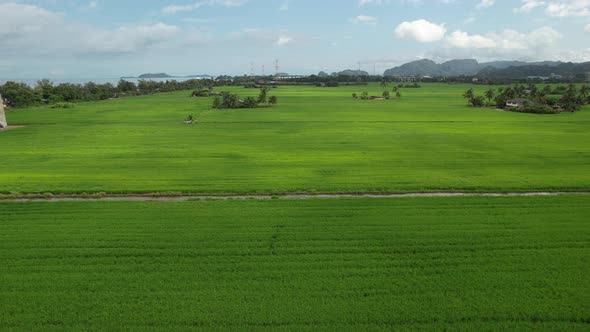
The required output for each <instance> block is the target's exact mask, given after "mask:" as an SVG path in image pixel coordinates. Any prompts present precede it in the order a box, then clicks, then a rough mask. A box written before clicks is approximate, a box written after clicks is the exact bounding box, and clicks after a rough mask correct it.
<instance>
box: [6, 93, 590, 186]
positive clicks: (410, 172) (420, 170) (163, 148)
mask: <svg viewBox="0 0 590 332" xmlns="http://www.w3.org/2000/svg"><path fill="white" fill-rule="evenodd" d="M467 88H468V86H463V85H443V84H423V88H421V89H402V94H403V98H402V99H401V100H389V101H388V100H382V101H361V100H353V99H352V97H351V94H352V92H355V91H356V92H359V93H360V92H361V90H362V89H364V88H357V87H341V88H316V87H280V88H278V89H274V90H272V91H271V92H270V94H271V95H277V96H278V98H279V105H277V106H275V107H272V108H265V109H257V110H232V111H229V110H226V111H223V110H211V109H210V104H211V100H210V98H190V97H189V95H190V92H188V91H184V92H177V93H168V94H158V95H151V96H144V97H137V98H125V99H119V100H109V101H103V102H95V103H79V104H76V106H75V108H72V109H62V110H52V109H49V108H32V109H27V110H18V111H13V112H9V113H8V120H9V123H11V124H23V125H27V127H25V128H20V129H18V130H12V131H7V132H3V133H1V134H0V146H2V172H0V193H4V194H9V193H21V194H31V193H47V192H50V193H54V194H60V193H69V194H71V193H82V192H87V193H93V192H106V193H152V192H183V193H203V194H242V193H266V194H280V193H294V192H300V193H303V192H305V193H314V192H324V193H334V192H341V193H354V192H373V193H379V192H413V191H454V190H460V191H545V190H547V191H562V190H571V191H587V190H590V172H588V170H589V168H588V163H589V161H590V111H589V110H588V108H585V109H583V110H582V111H580V112H578V113H575V114H560V115H534V114H515V113H510V112H500V111H496V110H492V109H485V108H484V109H473V108H469V107H467V106H466V105H465V104H466V103H465V102H464V100H463V99H462V97H461V95H462V92H463V91H464V90H466V89H467ZM478 89H479V90H481V91H479V92H480V93H482V92H483V91H484V90H485V89H487V87H478ZM219 90H231V91H233V92H237V93H239V94H240V95H241V96H247V95H254V94H256V93H257V91H256V90H252V89H243V88H241V87H233V88H227V89H219ZM368 90H369V92H370V93H371V94H379V93H380V91H381V89H380V88H379V87H377V86H376V85H373V86H371V87H369V88H368ZM186 114H195V120H196V122H197V124H196V125H193V126H186V125H182V120H183V119H184V118H185V117H186Z"/></svg>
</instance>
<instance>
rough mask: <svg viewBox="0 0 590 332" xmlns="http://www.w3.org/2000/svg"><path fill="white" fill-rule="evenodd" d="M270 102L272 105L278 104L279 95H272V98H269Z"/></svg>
mask: <svg viewBox="0 0 590 332" xmlns="http://www.w3.org/2000/svg"><path fill="white" fill-rule="evenodd" d="M268 103H269V104H271V105H276V104H277V103H278V99H277V96H270V98H268Z"/></svg>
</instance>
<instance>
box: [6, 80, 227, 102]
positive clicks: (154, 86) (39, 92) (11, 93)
mask: <svg viewBox="0 0 590 332" xmlns="http://www.w3.org/2000/svg"><path fill="white" fill-rule="evenodd" d="M227 84H228V82H227V81H214V80H210V79H203V80H196V79H194V80H187V81H182V82H179V81H176V80H170V81H151V80H140V81H139V82H138V83H137V84H136V83H134V82H130V81H126V80H123V79H121V80H120V81H119V82H118V83H117V85H113V84H111V83H104V84H97V83H94V82H88V83H85V84H74V83H60V84H54V83H53V82H51V81H50V80H47V79H44V80H40V81H37V84H35V86H34V87H31V86H29V85H27V84H25V83H19V82H13V81H9V82H6V83H4V84H3V85H0V94H1V95H2V97H3V98H4V101H5V103H6V104H7V105H8V106H10V107H25V106H33V105H42V104H56V103H63V102H78V101H96V100H105V99H111V98H119V97H125V96H137V95H147V94H153V93H158V92H171V91H180V90H190V89H202V88H203V87H213V86H220V85H227ZM230 84H231V83H230Z"/></svg>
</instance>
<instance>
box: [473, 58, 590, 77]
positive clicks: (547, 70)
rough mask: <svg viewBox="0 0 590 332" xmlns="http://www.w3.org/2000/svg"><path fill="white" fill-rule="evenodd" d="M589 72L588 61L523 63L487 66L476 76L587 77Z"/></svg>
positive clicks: (589, 63) (589, 65)
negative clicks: (494, 66)
mask: <svg viewBox="0 0 590 332" xmlns="http://www.w3.org/2000/svg"><path fill="white" fill-rule="evenodd" d="M588 74H590V62H584V63H571V62H568V63H559V64H557V65H552V64H544V65H525V66H511V67H507V68H501V69H499V68H493V67H487V68H484V69H482V70H481V71H479V72H478V73H477V76H479V77H483V78H508V79H518V78H526V77H531V76H539V77H552V76H555V75H559V76H566V77H576V76H580V78H583V77H584V76H585V77H588Z"/></svg>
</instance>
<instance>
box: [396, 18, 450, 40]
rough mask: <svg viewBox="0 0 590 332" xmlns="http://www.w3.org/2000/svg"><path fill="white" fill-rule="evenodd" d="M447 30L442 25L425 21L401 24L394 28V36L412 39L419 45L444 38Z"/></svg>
mask: <svg viewBox="0 0 590 332" xmlns="http://www.w3.org/2000/svg"><path fill="white" fill-rule="evenodd" d="M446 32H447V29H446V28H445V25H444V23H443V24H435V23H431V22H428V21H426V20H417V21H413V22H403V23H401V24H400V25H398V26H397V27H396V28H395V36H396V37H397V38H401V39H414V40H416V41H418V42H420V43H430V42H435V41H438V40H441V39H443V38H444V36H445V33H446Z"/></svg>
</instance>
